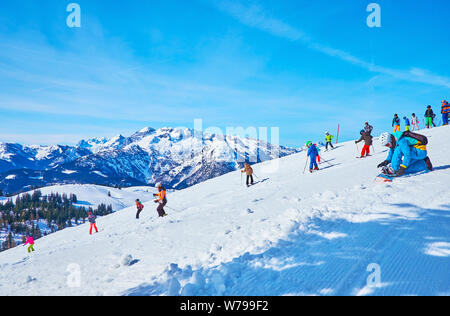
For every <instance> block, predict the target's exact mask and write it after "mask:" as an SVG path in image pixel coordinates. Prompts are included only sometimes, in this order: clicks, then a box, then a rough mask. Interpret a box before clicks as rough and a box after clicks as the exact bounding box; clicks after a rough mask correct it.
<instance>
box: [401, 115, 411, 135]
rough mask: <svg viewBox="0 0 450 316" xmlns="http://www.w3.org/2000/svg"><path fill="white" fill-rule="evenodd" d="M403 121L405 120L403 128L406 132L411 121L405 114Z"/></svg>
mask: <svg viewBox="0 0 450 316" xmlns="http://www.w3.org/2000/svg"><path fill="white" fill-rule="evenodd" d="M403 121H404V122H405V130H406V131H407V132H409V127H410V126H411V123H410V121H409V118H407V117H406V116H404V117H403Z"/></svg>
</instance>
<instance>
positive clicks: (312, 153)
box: [306, 142, 319, 173]
mask: <svg viewBox="0 0 450 316" xmlns="http://www.w3.org/2000/svg"><path fill="white" fill-rule="evenodd" d="M306 147H307V148H308V154H307V155H308V157H309V159H310V163H309V172H311V173H312V172H313V168H314V170H319V166H318V165H317V162H316V159H317V157H318V156H319V150H318V149H317V146H316V145H314V144H313V143H312V142H307V143H306Z"/></svg>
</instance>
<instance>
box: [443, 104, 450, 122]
mask: <svg viewBox="0 0 450 316" xmlns="http://www.w3.org/2000/svg"><path fill="white" fill-rule="evenodd" d="M441 113H442V125H444V126H446V125H448V116H449V115H450V104H449V103H448V102H447V101H445V100H444V101H442V107H441Z"/></svg>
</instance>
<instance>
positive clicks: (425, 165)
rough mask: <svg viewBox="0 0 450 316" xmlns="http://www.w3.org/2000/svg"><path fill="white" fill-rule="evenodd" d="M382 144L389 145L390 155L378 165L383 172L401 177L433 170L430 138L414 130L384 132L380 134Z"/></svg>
mask: <svg viewBox="0 0 450 316" xmlns="http://www.w3.org/2000/svg"><path fill="white" fill-rule="evenodd" d="M380 142H381V145H382V146H383V147H384V146H385V147H389V148H390V151H389V156H388V157H387V159H386V160H385V161H384V162H382V163H381V164H379V165H378V168H383V173H385V174H387V175H389V176H393V177H400V176H403V175H405V174H412V173H417V172H421V171H426V170H429V171H433V165H432V164H431V161H430V158H429V157H428V152H427V146H426V145H427V144H428V139H427V138H426V137H425V136H423V135H420V134H416V133H412V132H395V133H394V134H389V133H384V134H382V135H381V136H380Z"/></svg>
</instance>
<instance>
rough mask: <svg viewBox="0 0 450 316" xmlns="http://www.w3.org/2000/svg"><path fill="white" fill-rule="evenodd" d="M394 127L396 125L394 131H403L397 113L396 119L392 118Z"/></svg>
mask: <svg viewBox="0 0 450 316" xmlns="http://www.w3.org/2000/svg"><path fill="white" fill-rule="evenodd" d="M392 127H394V133H395V132H400V131H401V126H400V118H399V117H398V115H397V114H395V115H394V119H393V120H392Z"/></svg>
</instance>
